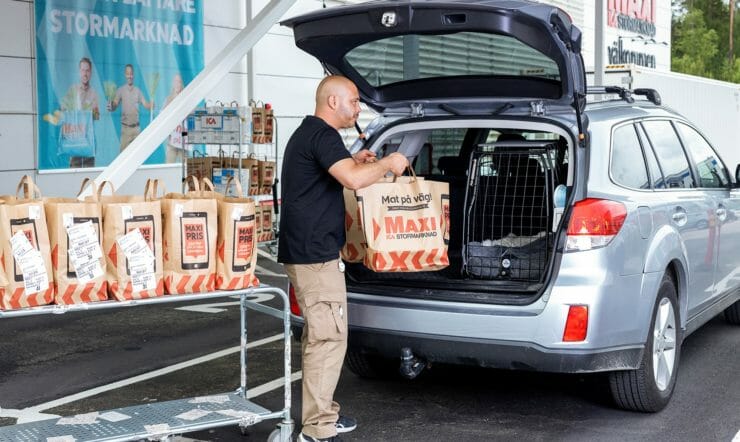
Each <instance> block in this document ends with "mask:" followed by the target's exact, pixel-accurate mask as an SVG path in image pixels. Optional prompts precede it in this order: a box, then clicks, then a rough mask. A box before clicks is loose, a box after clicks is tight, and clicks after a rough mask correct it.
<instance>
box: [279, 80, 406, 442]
mask: <svg viewBox="0 0 740 442" xmlns="http://www.w3.org/2000/svg"><path fill="white" fill-rule="evenodd" d="M359 114H360V97H359V94H358V91H357V88H356V87H355V85H354V84H353V83H352V82H351V81H349V80H348V79H346V78H344V77H340V76H330V77H326V78H324V80H323V81H321V83H320V84H319V87H318V89H317V91H316V110H315V112H314V115H309V116H307V117H306V118H305V119H304V120H303V122H302V123H301V125H300V126H299V127H298V129H296V131H295V132H294V133H293V135H292V136H291V138H290V140H289V141H288V144H287V146H286V148H285V157H284V160H283V170H282V177H281V178H282V208H283V214H282V218H281V219H280V243H279V248H278V261H280V262H281V263H283V264H284V265H285V271H286V273H287V274H288V277H289V278H290V282H291V284H292V285H293V287H294V288H295V294H296V298H297V301H298V305H299V306H300V308H301V311H302V312H303V317H304V319H305V326H304V328H303V337H302V355H303V410H302V422H303V428H302V431H301V434H300V436H299V439H298V440H299V441H303V442H306V441H310V442H314V441H338V440H340V439H339V438H338V437H337V436H336V435H337V433H338V432H347V431H351V430H353V429H354V428H355V427H356V426H357V424H356V422H355V421H354V419H351V418H348V417H345V416H340V415H339V405H338V404H337V403H336V402H334V401H333V396H334V389H335V388H336V386H337V382H338V381H339V373H340V371H341V369H342V363H343V361H344V354H345V351H346V349H347V291H346V287H345V283H344V274H343V271H344V264H343V263H342V262H341V260H340V259H339V250H340V249H341V247H342V246H343V245H344V242H345V233H344V198H343V196H342V187H347V188H349V189H360V188H363V187H366V186H369V185H370V184H372V183H374V182H376V181H378V180H379V179H380V178H381V177H383V176H384V175H385V174H386V173H388V172H393V173H394V174H395V175H401V174H402V173H403V172H404V170H405V169H406V167H407V166H408V164H409V162H408V160H407V159H406V157H405V156H403V155H401V154H399V153H393V154H391V155H389V156H387V157H385V158H382V159H381V160H379V161H376V158H375V154H374V153H372V152H370V151H368V150H362V151H360V152H359V153H357V154H355V155H354V156H352V155H350V153H349V151H347V149H346V148H345V147H344V144H343V143H342V139H341V137H340V135H339V132H337V131H338V129H341V128H350V127H353V126H354V124H355V121H357V117H358V116H359Z"/></svg>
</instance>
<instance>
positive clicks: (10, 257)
mask: <svg viewBox="0 0 740 442" xmlns="http://www.w3.org/2000/svg"><path fill="white" fill-rule="evenodd" d="M21 188H23V190H24V192H23V196H22V197H20V198H15V197H14V198H4V202H3V203H2V204H0V243H1V244H2V245H1V246H0V250H1V251H2V254H0V267H1V268H0V270H2V271H0V309H2V310H10V309H18V308H25V307H35V306H39V305H46V304H51V302H52V301H53V300H54V281H53V278H54V277H53V273H52V269H51V250H50V248H49V231H48V228H47V224H46V213H45V212H44V202H43V200H42V199H41V192H40V191H39V189H38V187H36V184H34V182H33V180H31V178H30V177H29V176H27V175H26V176H24V177H23V178H21V181H20V183H19V184H18V188H17V190H16V196H18V192H20V190H21Z"/></svg>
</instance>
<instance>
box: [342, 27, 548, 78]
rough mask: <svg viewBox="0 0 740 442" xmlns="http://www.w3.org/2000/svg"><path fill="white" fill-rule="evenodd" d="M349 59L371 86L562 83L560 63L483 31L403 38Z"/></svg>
mask: <svg viewBox="0 0 740 442" xmlns="http://www.w3.org/2000/svg"><path fill="white" fill-rule="evenodd" d="M345 60H346V61H347V63H349V64H350V65H351V66H352V67H353V68H354V69H355V70H356V71H357V72H359V73H360V75H361V76H362V77H363V78H364V79H365V80H366V81H367V82H368V83H370V84H371V85H372V86H375V87H378V86H385V85H388V84H392V83H398V82H401V81H407V80H417V79H423V78H435V77H455V76H517V77H540V78H547V79H550V80H558V81H559V80H560V71H559V69H558V66H557V64H556V63H555V62H554V61H553V60H552V59H550V58H549V57H547V56H546V55H544V54H542V53H541V52H539V51H537V50H536V49H533V48H532V47H530V46H528V45H526V44H524V43H522V42H521V41H519V40H517V39H516V38H514V37H509V36H504V35H495V34H486V33H480V32H459V33H454V34H444V35H418V34H411V35H402V36H396V37H390V38H386V39H382V40H376V41H372V42H369V43H366V44H364V45H360V46H358V47H356V48H354V49H353V50H351V51H349V52H348V53H347V55H345Z"/></svg>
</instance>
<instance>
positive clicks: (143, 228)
mask: <svg viewBox="0 0 740 442" xmlns="http://www.w3.org/2000/svg"><path fill="white" fill-rule="evenodd" d="M104 185H105V183H101V186H100V189H99V190H98V194H100V192H101V190H102V189H103V186H104ZM155 187H156V186H153V185H152V181H151V180H149V181H147V185H146V187H145V189H144V195H130V196H123V195H120V196H118V195H112V196H100V197H99V198H100V203H101V204H102V207H103V253H104V254H105V260H106V263H107V269H106V279H107V280H108V293H109V294H110V296H111V297H113V298H115V299H117V300H119V301H125V300H131V299H144V298H153V297H156V296H162V295H164V265H163V256H164V248H163V246H162V209H161V206H160V202H159V200H157V199H156V189H154V188H155ZM137 232H138V233H137ZM135 246H138V247H135ZM145 249H148V251H147V250H145ZM142 262H144V263H145V264H146V265H143V264H142Z"/></svg>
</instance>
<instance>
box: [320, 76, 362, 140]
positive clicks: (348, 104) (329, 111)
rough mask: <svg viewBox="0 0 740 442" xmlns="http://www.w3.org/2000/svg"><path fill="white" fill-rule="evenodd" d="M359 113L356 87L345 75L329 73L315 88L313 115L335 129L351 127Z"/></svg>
mask: <svg viewBox="0 0 740 442" xmlns="http://www.w3.org/2000/svg"><path fill="white" fill-rule="evenodd" d="M359 114H360V96H359V93H358V91H357V87H356V86H355V85H354V83H352V82H351V81H350V80H348V79H347V78H345V77H342V76H340V75H331V76H328V77H326V78H324V79H323V80H321V83H319V86H318V88H316V111H315V115H316V116H317V117H319V118H321V119H323V120H324V121H326V122H327V123H328V124H329V125H330V126H332V127H334V128H335V129H341V128H345V127H352V126H353V125H354V124H355V121H357V117H358V116H359Z"/></svg>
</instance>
